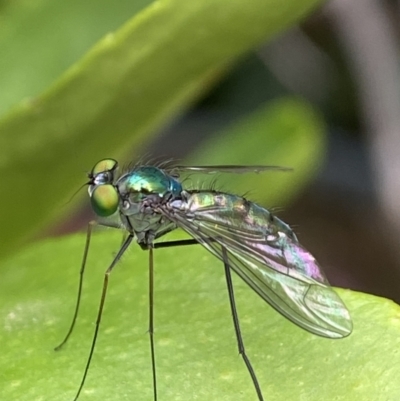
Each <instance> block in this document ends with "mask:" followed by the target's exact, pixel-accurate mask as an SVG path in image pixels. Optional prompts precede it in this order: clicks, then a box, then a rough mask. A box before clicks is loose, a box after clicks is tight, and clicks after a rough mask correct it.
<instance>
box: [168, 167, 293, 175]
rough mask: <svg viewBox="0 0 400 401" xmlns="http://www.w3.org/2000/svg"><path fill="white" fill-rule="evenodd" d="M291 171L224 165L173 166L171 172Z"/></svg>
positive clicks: (281, 168) (241, 172)
mask: <svg viewBox="0 0 400 401" xmlns="http://www.w3.org/2000/svg"><path fill="white" fill-rule="evenodd" d="M272 170H275V171H291V170H292V169H291V168H289V167H281V166H258V165H257V166H240V165H224V166H175V167H173V169H172V171H176V172H178V173H179V172H185V171H186V172H192V173H203V174H215V173H233V174H243V173H261V172H263V171H272Z"/></svg>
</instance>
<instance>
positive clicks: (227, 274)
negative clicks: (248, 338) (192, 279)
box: [221, 246, 264, 401]
mask: <svg viewBox="0 0 400 401" xmlns="http://www.w3.org/2000/svg"><path fill="white" fill-rule="evenodd" d="M221 248H222V257H223V262H224V268H225V277H226V285H227V287H228V294H229V303H230V306H231V312H232V318H233V326H234V328H235V333H236V339H237V344H238V350H239V354H240V355H241V356H242V358H243V361H244V363H245V365H246V367H247V370H248V372H249V374H250V376H251V380H252V381H253V385H254V388H255V390H256V392H257V396H258V400H259V401H264V397H263V395H262V392H261V387H260V384H259V383H258V380H257V376H256V373H255V371H254V369H253V366H252V365H251V362H250V359H249V358H248V356H247V354H246V350H245V347H244V343H243V338H242V333H241V331H240V324H239V316H238V314H237V310H236V302H235V294H234V292H233V283H232V276H231V268H230V267H229V264H228V255H227V252H226V249H225V248H224V247H223V246H222V247H221Z"/></svg>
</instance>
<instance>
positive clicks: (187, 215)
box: [168, 192, 352, 338]
mask: <svg viewBox="0 0 400 401" xmlns="http://www.w3.org/2000/svg"><path fill="white" fill-rule="evenodd" d="M200 194H201V193H200ZM208 194H211V193H210V192H209V193H208ZM197 195H199V193H197V194H194V196H197ZM225 196H228V197H234V196H233V195H225ZM234 198H235V199H236V200H238V199H239V200H242V202H243V203H247V204H248V205H250V207H251V208H253V209H254V210H249V209H248V210H247V213H246V214H244V213H243V208H236V209H235V208H233V207H229V208H226V205H225V207H216V206H215V204H212V205H210V204H208V205H204V206H201V204H200V203H196V205H195V207H194V206H193V204H194V203H193V202H188V203H186V204H182V203H181V204H180V205H179V207H177V208H176V209H174V210H173V212H172V211H169V212H168V217H169V218H170V219H171V220H173V221H174V222H175V223H176V224H177V225H178V226H180V227H181V228H182V229H184V230H185V231H186V232H187V233H188V234H190V235H191V236H192V237H193V238H195V239H196V240H197V241H198V242H199V243H200V244H202V245H203V246H204V247H205V248H206V249H207V250H209V251H210V252H211V253H212V254H214V255H215V256H217V257H218V258H219V259H221V260H222V261H223V260H224V257H223V252H222V247H223V248H225V249H226V251H227V255H228V263H229V266H230V267H231V268H232V269H233V270H234V271H235V272H236V273H237V274H238V275H239V276H240V277H241V278H242V279H243V280H244V281H245V282H246V283H247V284H248V285H249V286H250V287H251V288H252V289H253V290H254V291H256V292H257V294H258V295H260V296H261V298H263V299H264V300H265V301H267V302H268V303H269V304H270V305H272V306H273V307H274V308H275V309H276V310H277V311H278V312H280V313H281V314H282V315H284V316H285V317H287V318H288V319H289V320H291V321H292V322H294V323H295V324H297V325H298V326H300V327H302V328H304V329H306V330H308V331H310V332H311V333H314V334H317V335H320V336H323V337H329V338H342V337H346V336H348V335H349V334H350V333H351V331H352V322H351V318H350V314H349V312H348V310H347V308H346V306H345V305H344V304H343V302H342V300H341V299H340V298H339V296H338V295H337V294H336V293H335V291H334V290H333V289H332V288H331V287H330V286H329V283H328V281H327V280H326V278H325V276H324V275H323V273H322V271H321V268H320V267H319V265H318V263H317V262H316V260H315V259H314V257H313V256H312V255H311V254H310V253H309V252H308V251H307V250H305V249H304V248H303V247H302V246H301V245H300V244H299V243H298V241H297V239H296V237H295V236H294V234H293V233H292V232H291V230H290V229H289V227H288V226H286V225H285V224H284V223H283V222H281V221H280V220H279V219H277V218H276V217H274V218H273V219H274V220H275V223H272V222H270V221H268V220H265V222H264V223H265V224H264V226H261V225H256V224H253V222H251V223H250V224H249V223H246V222H245V221H244V215H245V216H249V214H250V215H251V214H254V213H255V212H258V213H261V214H260V215H259V216H258V217H260V216H261V215H264V216H271V215H270V214H269V212H268V211H267V210H265V209H263V208H261V207H259V206H257V205H255V204H253V203H250V202H247V201H246V200H244V199H243V198H240V197H234ZM230 206H231V205H230ZM247 220H251V219H250V218H249V217H247ZM290 234H292V235H290Z"/></svg>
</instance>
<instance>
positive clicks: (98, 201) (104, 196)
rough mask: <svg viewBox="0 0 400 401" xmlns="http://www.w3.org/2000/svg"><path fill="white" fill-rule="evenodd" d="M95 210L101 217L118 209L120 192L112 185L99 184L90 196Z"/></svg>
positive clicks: (109, 214)
mask: <svg viewBox="0 0 400 401" xmlns="http://www.w3.org/2000/svg"><path fill="white" fill-rule="evenodd" d="M90 201H91V203H92V208H93V210H94V212H95V213H96V214H97V215H98V216H101V217H108V216H111V215H112V214H114V213H115V212H116V211H117V209H118V202H119V196H118V192H117V190H116V189H115V187H113V186H112V185H99V186H97V187H95V188H94V190H93V192H92V195H91V197H90Z"/></svg>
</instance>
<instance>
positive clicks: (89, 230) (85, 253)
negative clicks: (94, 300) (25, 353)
mask: <svg viewBox="0 0 400 401" xmlns="http://www.w3.org/2000/svg"><path fill="white" fill-rule="evenodd" d="M98 225H103V226H107V227H112V228H120V227H119V226H118V225H115V226H114V225H111V224H107V225H106V224H102V223H98V222H97V221H91V222H89V224H88V226H87V232H86V243H85V249H84V251H83V257H82V264H81V269H80V272H79V285H78V294H77V298H76V304H75V311H74V315H73V317H72V322H71V325H70V327H69V329H68V332H67V334H66V336H65V337H64V340H63V341H62V342H61V343H60V344H59V345H57V347H55V348H54V350H55V351H59V350H60V349H61V348H62V347H63V346H64V345H65V343H66V342H67V341H68V339H69V337H70V336H71V334H72V332H73V330H74V327H75V323H76V319H77V317H78V313H79V307H80V303H81V296H82V284H83V276H84V274H85V268H86V260H87V256H88V253H89V247H90V239H91V237H92V231H93V228H94V227H96V226H98ZM121 246H122V245H121Z"/></svg>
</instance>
